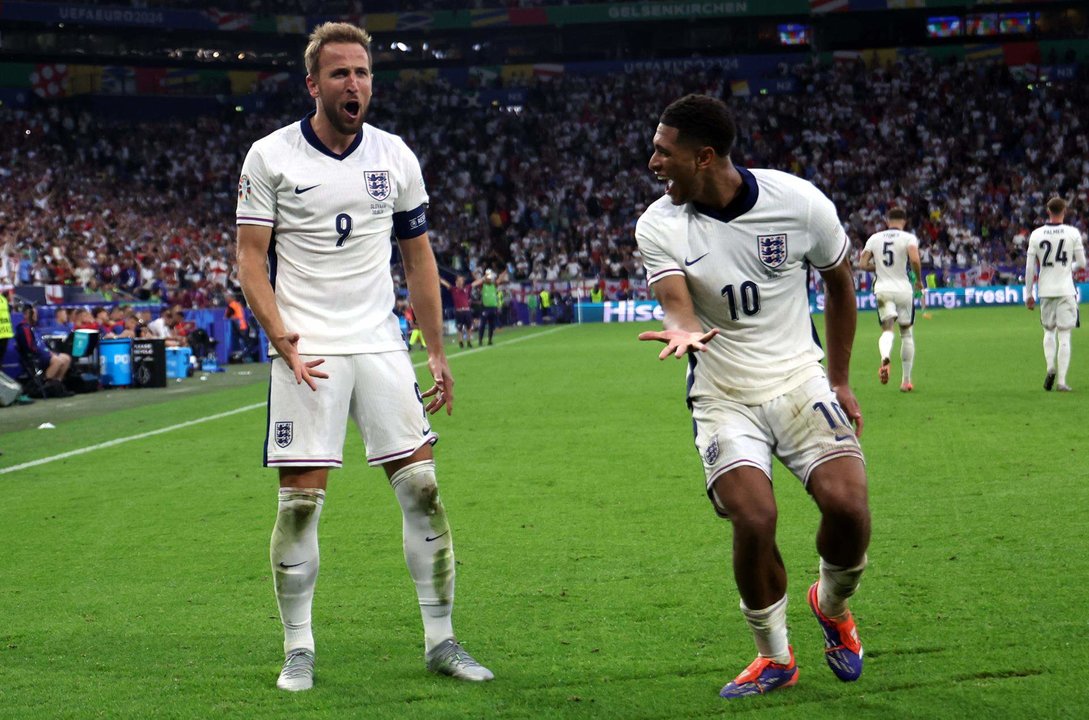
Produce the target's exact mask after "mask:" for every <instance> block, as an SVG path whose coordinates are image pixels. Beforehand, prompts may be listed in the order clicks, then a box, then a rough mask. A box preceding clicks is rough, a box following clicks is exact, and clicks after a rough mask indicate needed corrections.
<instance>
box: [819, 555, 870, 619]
mask: <svg viewBox="0 0 1089 720" xmlns="http://www.w3.org/2000/svg"><path fill="white" fill-rule="evenodd" d="M865 569H866V557H865V556H863V557H862V562H860V563H859V564H858V565H856V566H855V567H853V568H845V567H840V566H839V565H832V564H831V563H828V562H826V561H825V559H824V558H821V568H820V573H821V580H820V584H818V585H817V605H818V606H819V607H820V609H821V612H822V613H824V615H825V617H828V618H831V619H838V618H840V617H841V616H843V615H844V614H846V612H847V600H848V599H849V598H850V597H851V596H852V595H854V594H855V590H858V585H859V583H860V582H862V571H863V570H865Z"/></svg>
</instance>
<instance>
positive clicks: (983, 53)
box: [964, 45, 1004, 63]
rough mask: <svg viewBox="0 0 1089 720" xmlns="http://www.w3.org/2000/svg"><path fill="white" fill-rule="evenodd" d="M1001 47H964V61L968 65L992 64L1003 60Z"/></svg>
mask: <svg viewBox="0 0 1089 720" xmlns="http://www.w3.org/2000/svg"><path fill="white" fill-rule="evenodd" d="M1003 57H1004V54H1003V52H1002V46H1001V45H965V46H964V59H965V60H967V61H968V62H970V63H976V62H993V61H995V60H1001V59H1003Z"/></svg>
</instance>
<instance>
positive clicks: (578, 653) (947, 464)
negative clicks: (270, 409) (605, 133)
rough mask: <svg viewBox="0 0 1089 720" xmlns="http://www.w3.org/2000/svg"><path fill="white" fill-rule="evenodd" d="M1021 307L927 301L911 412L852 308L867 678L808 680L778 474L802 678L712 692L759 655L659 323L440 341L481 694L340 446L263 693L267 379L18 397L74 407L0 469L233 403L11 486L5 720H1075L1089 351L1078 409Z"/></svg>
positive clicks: (1074, 378)
mask: <svg viewBox="0 0 1089 720" xmlns="http://www.w3.org/2000/svg"><path fill="white" fill-rule="evenodd" d="M1037 317H1038V316H1037V315H1035V314H1033V313H1028V312H1026V311H1025V310H1024V309H1023V308H997V309H970V310H967V309H966V310H955V311H941V310H936V311H933V317H932V319H930V320H925V319H920V321H919V323H918V324H917V326H916V332H915V335H916V346H917V356H916V369H915V373H914V374H915V378H914V379H915V386H916V391H915V392H914V393H911V394H910V395H907V394H901V393H899V392H897V390H896V386H897V384H898V381H899V362H898V360H896V359H894V361H893V381H892V382H891V383H890V384H889V385H888V386H881V385H879V384H878V382H877V372H876V371H877V349H876V348H877V334H878V328H877V323H876V321H875V319H874V316H873V314H872V313H869V314H864V315H862V316H861V317H860V321H859V334H858V338H857V341H856V345H855V354H854V363H853V373H852V375H853V385H854V387H855V390H856V393H857V395H858V397H859V400H860V402H861V404H862V408H863V412H864V414H865V421H866V427H865V433H864V435H863V448H864V450H865V452H866V456H867V461H868V467H869V472H870V480H871V503H872V507H873V513H874V535H873V543H872V546H871V548H870V568H869V570H868V571H867V573H866V575H865V577H864V581H863V584H862V588H861V589H860V591H859V594H858V595H857V596H856V598H855V600H854V601H853V603H852V607H853V609H854V611H855V614H856V616H857V618H858V621H859V626H860V630H861V634H862V638H863V642H864V643H865V646H866V660H867V663H866V670H865V673H864V674H863V677H862V679H861V680H860V681H859V682H857V683H853V684H843V683H840V682H839V681H837V680H836V679H835V678H834V677H833V676H832V674H831V672H830V671H829V670H828V668H827V667H826V666H825V664H824V660H823V653H822V640H821V635H820V631H819V630H818V628H817V626H816V623H815V621H814V620H813V618H812V617H811V616H810V614H809V610H808V608H807V607H806V605H805V600H804V597H805V590H806V588H807V587H808V585H809V584H810V583H811V582H812V581H813V578H814V577H815V575H816V564H817V558H816V552H815V549H814V545H813V543H814V534H815V531H816V524H817V512H816V509H815V507H814V506H813V504H812V503H811V502H810V501H809V500H808V498H807V497H806V495H805V493H804V492H803V491H802V489H801V488H800V487H799V485H798V483H797V482H796V481H795V480H794V479H793V478H792V477H791V476H790V475H789V474H788V473H786V472H785V471H784V470H783V469H782V468H781V467H777V468H776V478H775V488H776V494H777V496H778V498H779V502H780V528H779V544H780V548H781V550H782V553H783V556H784V558H785V560H786V563H787V567H788V571H789V573H790V588H789V593H790V597H791V604H790V610H789V618H790V624H791V638H792V643H793V645H794V648H795V652H796V655H797V660H798V663H799V666H800V668H801V676H800V681H799V684H798V686H797V687H795V688H791V689H788V690H785V691H782V692H780V693H776V694H773V695H770V696H768V697H766V698H749V699H746V700H739V701H733V702H731V703H729V704H727V703H725V701H722V700H720V699H719V698H718V696H717V692H718V689H719V688H720V687H721V686H722V685H723V684H724V683H725V682H726V681H727V680H729V679H730V678H732V677H733V676H734V675H735V674H736V673H737V672H739V671H740V670H741V669H742V668H743V667H744V666H745V665H746V664H748V662H749V661H750V660H751V659H752V657H753V655H754V649H753V645H752V640H751V638H750V636H749V633H748V630H747V629H746V627H745V625H744V622H743V620H742V618H741V615H740V613H739V612H738V609H737V604H738V599H737V592H736V590H735V588H734V586H733V581H732V577H731V574H730V569H729V545H730V531H729V527H728V525H727V524H726V523H725V522H724V521H721V520H718V519H716V518H715V516H714V513H713V512H712V510H711V508H710V506H709V504H708V502H707V500H706V497H705V495H704V493H703V488H702V485H703V481H702V474H701V471H700V465H699V460H698V458H697V456H696V453H695V451H694V450H693V447H692V438H691V421H690V418H689V416H688V413H687V411H686V409H685V407H684V402H683V391H684V378H683V374H684V364H683V363H681V362H676V361H673V360H669V361H665V362H659V361H658V360H657V359H656V354H657V352H658V349H659V347H658V346H656V345H655V346H651V345H647V344H641V343H638V342H637V341H636V340H635V336H636V334H637V333H638V332H639V331H640V330H642V329H646V328H647V327H651V326H647V325H635V324H630V325H594V326H577V327H564V328H559V329H551V328H549V329H543V328H526V329H518V330H511V331H506V332H503V333H501V334H500V335H498V336H497V340H496V345H495V346H494V347H492V348H488V349H484V350H481V351H475V352H473V353H463V354H462V353H459V352H458V351H457V349H456V348H453V349H451V351H450V352H451V354H452V355H451V367H452V369H453V372H454V376H455V379H456V403H457V404H456V407H455V413H454V416H453V417H452V418H447V417H445V416H441V417H437V418H436V419H435V427H436V429H437V430H438V431H439V433H440V434H441V437H442V439H441V442H440V443H439V444H438V446H437V447H436V454H437V458H438V468H439V482H440V486H441V488H442V492H443V497H444V501H445V504H446V506H447V509H448V511H449V513H450V518H451V524H452V527H453V532H454V537H455V544H456V551H457V558H458V595H457V598H458V599H457V607H456V610H455V627H456V628H457V630H458V634H459V637H460V638H461V639H462V641H463V642H464V643H465V645H466V646H467V647H468V648H469V649H470V651H472V652H473V653H474V654H476V655H477V657H478V658H479V659H480V660H482V661H483V662H484V663H485V664H486V665H488V666H489V667H491V668H492V669H493V670H494V671H495V672H496V675H497V679H496V681H495V682H492V683H488V684H484V685H465V684H459V683H457V682H454V681H451V680H449V679H446V678H437V677H434V676H431V675H429V674H428V673H426V672H425V671H424V668H423V658H422V630H421V627H420V621H419V615H418V610H417V608H416V605H415V599H414V595H413V591H412V586H411V582H410V580H409V578H408V574H407V572H406V570H405V569H404V563H403V560H402V557H401V549H400V514H399V511H398V509H397V505H396V501H395V500H394V498H393V494H392V493H391V492H390V490H389V489H388V487H387V483H386V481H385V478H384V475H383V474H382V473H381V471H380V470H371V469H367V468H366V467H365V464H364V462H363V460H362V447H361V444H360V442H359V440H358V437H357V436H355V435H354V434H353V433H349V438H350V439H349V441H348V445H347V448H346V454H345V461H346V468H345V469H344V470H341V471H338V472H334V473H333V475H332V477H331V480H330V491H329V494H328V498H327V502H326V506H325V509H324V512H323V516H322V528H321V539H322V569H321V579H320V580H319V583H318V590H317V597H316V600H315V634H316V637H317V642H318V675H317V683H316V685H315V688H314V690H312V691H311V692H308V693H302V694H299V695H288V694H286V693H282V692H279V691H277V690H276V689H275V687H274V682H275V677H276V673H277V671H278V668H279V663H280V660H281V645H280V643H281V631H280V626H279V620H278V618H277V615H276V606H275V601H274V598H273V595H272V581H271V578H270V573H269V569H268V539H269V533H270V530H271V526H272V522H273V518H274V512H275V486H276V482H275V474H274V472H273V471H269V470H264V469H262V468H260V458H261V446H262V443H263V439H264V417H265V413H264V410H263V408H262V407H257V406H259V405H261V404H262V403H263V400H264V398H265V393H266V387H265V384H264V382H262V377H263V375H264V369H263V368H261V367H259V366H246V368H245V370H247V371H251V372H253V375H251V376H245V377H244V378H239V377H237V376H232V377H231V378H229V379H219V378H216V377H213V378H210V380H209V381H208V382H206V383H204V384H199V381H198V380H195V379H190V380H187V381H185V383H182V384H181V385H179V386H177V387H175V388H173V390H174V391H175V392H168V391H152V390H145V391H124V392H122V393H114V394H111V398H107V397H106V396H105V395H103V394H99V395H97V396H95V395H91V396H85V397H81V398H78V402H77V403H75V404H73V405H71V406H64V407H63V408H62V406H61V405H52V407H53V408H56V411H55V412H57V413H58V414H57V415H55V416H53V417H52V422H53V423H54V424H55V425H57V429H56V430H52V431H45V430H37V429H34V428H36V427H37V425H38V424H39V421H41V420H42V419H43V417H44V416H42V415H34V414H32V412H34V413H42V412H45V411H48V410H49V409H50V406H51V404H52V403H61V402H62V401H58V400H52V401H48V402H47V403H38V404H36V405H33V406H29V407H27V408H7V409H4V410H0V416H2V418H0V423H2V424H0V428H3V429H4V430H6V431H7V432H6V433H5V434H4V435H3V437H0V447H2V449H3V450H4V451H5V453H6V454H5V455H4V456H3V458H0V461H2V462H0V472H4V470H5V469H6V468H8V469H10V468H12V467H14V466H17V465H21V464H24V463H26V462H28V461H32V460H35V459H40V458H47V457H52V456H55V455H57V454H60V453H63V452H66V451H71V450H75V449H79V448H86V447H88V446H93V445H97V444H100V443H105V442H108V441H111V440H115V439H118V438H126V437H131V436H135V435H140V434H146V433H149V432H153V431H155V430H158V429H162V428H167V427H171V426H174V425H177V424H180V423H183V422H186V421H191V420H199V419H202V418H206V417H209V416H213V415H218V414H221V413H224V412H225V411H230V410H235V409H240V408H250V409H245V410H241V411H240V412H238V413H236V414H233V415H227V416H223V417H220V418H218V419H213V420H207V421H203V422H198V423H194V424H190V425H187V426H184V427H179V428H176V429H173V430H170V431H168V432H164V433H160V434H155V435H146V436H145V437H143V438H141V439H136V440H130V441H127V442H124V443H120V444H116V445H113V446H108V447H103V448H100V449H97V450H93V451H91V452H87V453H85V454H80V455H74V456H70V457H68V458H65V459H60V460H55V461H51V462H48V463H45V464H41V465H36V466H31V467H25V468H23V469H19V470H15V471H10V472H6V473H4V474H3V475H0V478H2V479H3V481H4V487H5V489H6V491H7V494H8V502H7V503H6V504H5V505H6V508H7V510H6V512H5V513H4V517H3V521H2V522H0V547H3V548H4V558H3V561H2V562H0V568H2V572H0V617H2V618H3V619H4V622H3V624H2V625H0V718H23V717H35V718H38V717H57V718H91V717H102V718H148V717H156V718H207V717H210V716H213V715H214V716H221V717H239V718H252V717H305V718H311V717H313V718H346V717H367V718H428V719H431V718H492V717H497V718H538V717H541V718H543V717H549V718H552V717H557V718H662V719H666V718H699V717H711V716H719V715H722V714H726V713H729V714H730V715H737V716H745V717H750V716H757V717H764V718H780V717H783V718H786V717H792V718H797V717H805V718H842V717H852V718H859V717H862V718H866V717H872V718H908V717H918V718H958V717H969V716H987V717H990V718H1024V717H1035V718H1059V717H1070V718H1081V717H1085V716H1086V715H1087V714H1089V690H1086V688H1085V685H1084V684H1083V683H1082V682H1081V681H1080V680H1078V677H1079V675H1078V670H1077V668H1080V667H1082V666H1084V665H1085V663H1086V661H1089V650H1087V649H1086V647H1085V642H1086V638H1087V636H1089V620H1087V617H1089V612H1087V610H1089V602H1087V601H1086V599H1085V597H1086V596H1085V592H1084V584H1085V579H1086V578H1087V577H1089V541H1087V540H1086V539H1085V532H1084V528H1085V522H1084V519H1083V517H1082V516H1083V513H1084V509H1085V508H1087V507H1089V458H1086V443H1085V439H1084V438H1085V417H1086V416H1087V415H1086V410H1087V402H1089V401H1087V398H1089V369H1087V368H1089V362H1087V361H1086V358H1087V357H1089V338H1087V337H1086V336H1085V335H1084V333H1083V332H1082V331H1080V330H1078V331H1075V332H1074V341H1073V344H1074V353H1073V358H1074V360H1073V368H1072V369H1071V373H1070V378H1069V383H1070V384H1071V385H1072V386H1073V387H1074V388H1075V392H1074V393H1070V394H1059V393H1045V392H1044V391H1043V390H1042V388H1041V384H1042V381H1043V375H1044V366H1043V359H1042V351H1041V342H1040V341H1041V331H1040V328H1039V324H1038V319H1037ZM818 325H819V318H818ZM421 358H422V355H419V354H417V355H416V359H421ZM422 372H426V371H422ZM190 383H192V385H189V384H190ZM421 384H422V383H421ZM183 388H187V389H188V388H192V389H193V391H192V392H182V389H183ZM117 397H120V398H121V399H120V400H117V399H116V398H117ZM62 410H63V412H61V411H62Z"/></svg>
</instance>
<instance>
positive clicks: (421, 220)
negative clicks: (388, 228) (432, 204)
mask: <svg viewBox="0 0 1089 720" xmlns="http://www.w3.org/2000/svg"><path fill="white" fill-rule="evenodd" d="M425 232H427V205H421V206H419V207H418V208H416V209H415V210H405V211H404V212H395V213H393V234H394V235H396V236H397V239H398V240H409V239H410V238H414V237H419V236H420V235H423V234H424V233H425Z"/></svg>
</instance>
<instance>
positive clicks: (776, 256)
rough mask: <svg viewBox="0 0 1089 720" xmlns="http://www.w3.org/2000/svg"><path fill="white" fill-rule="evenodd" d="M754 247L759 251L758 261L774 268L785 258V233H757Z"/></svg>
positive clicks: (784, 260)
mask: <svg viewBox="0 0 1089 720" xmlns="http://www.w3.org/2000/svg"><path fill="white" fill-rule="evenodd" d="M756 247H757V249H758V250H759V251H760V262H762V263H764V265H766V266H768V267H769V268H771V269H772V270H774V269H776V268H777V267H779V266H780V265H782V264H783V263H784V262H786V259H787V236H786V233H779V234H778V235H757V236H756Z"/></svg>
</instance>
